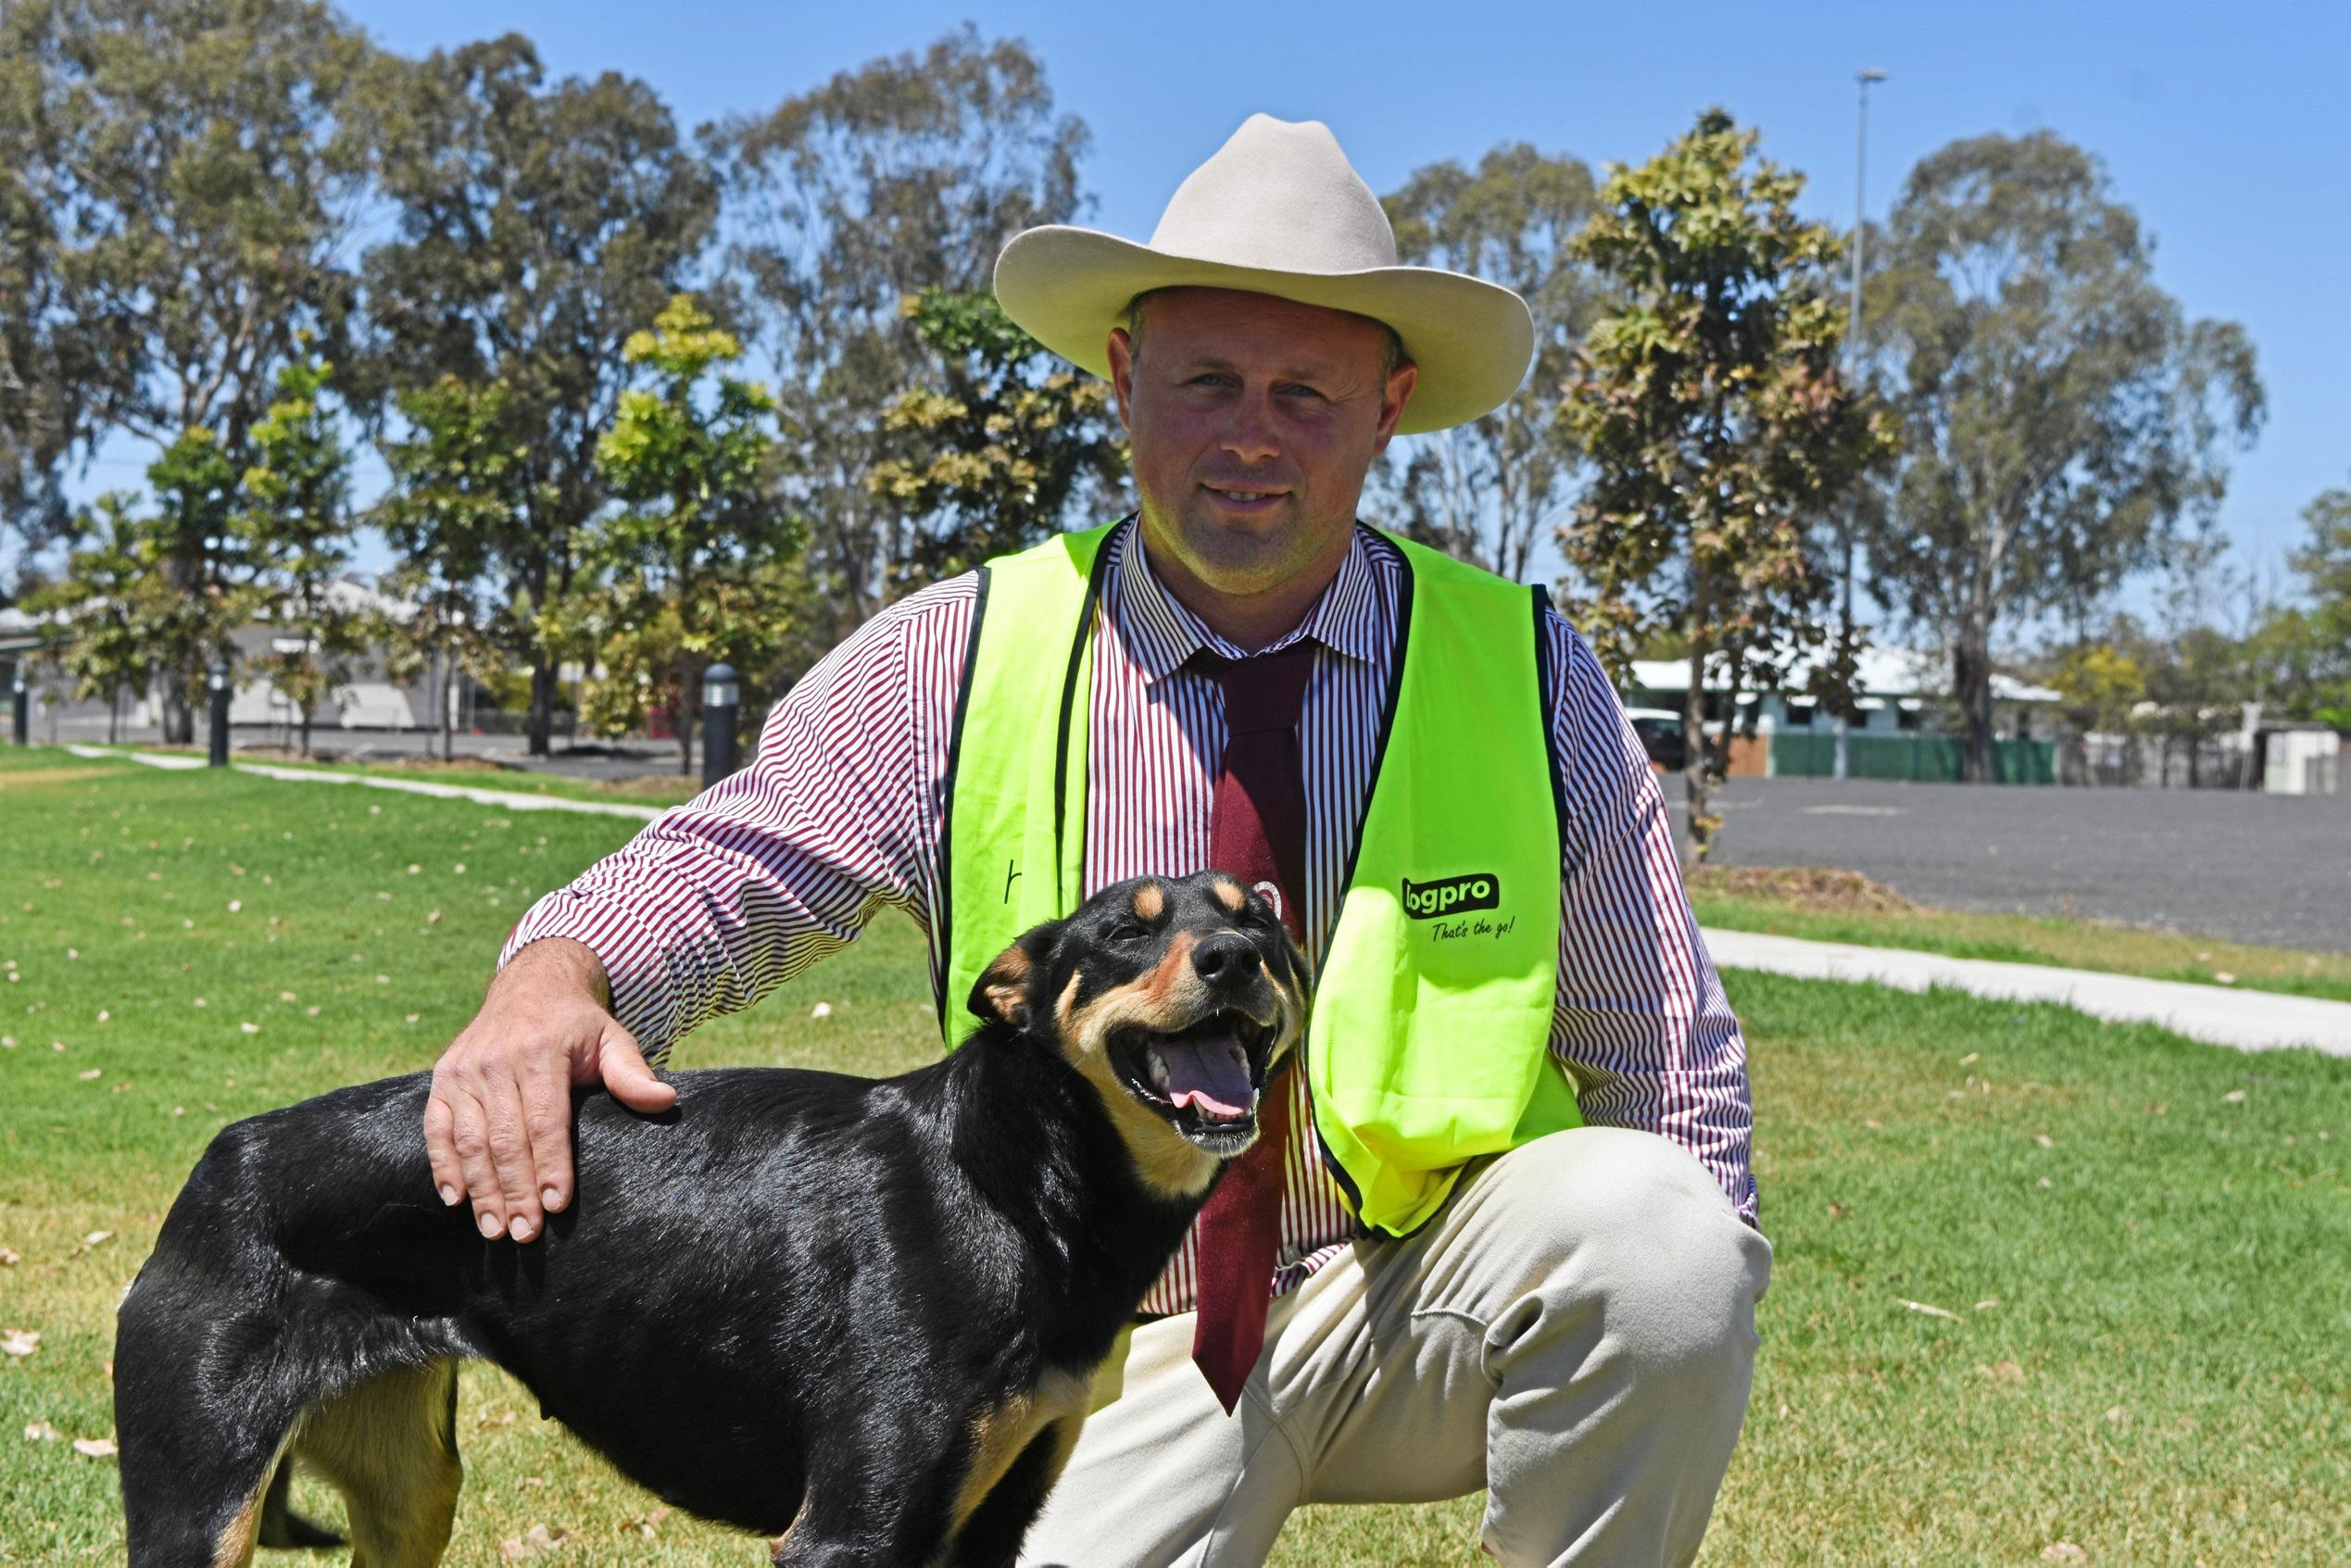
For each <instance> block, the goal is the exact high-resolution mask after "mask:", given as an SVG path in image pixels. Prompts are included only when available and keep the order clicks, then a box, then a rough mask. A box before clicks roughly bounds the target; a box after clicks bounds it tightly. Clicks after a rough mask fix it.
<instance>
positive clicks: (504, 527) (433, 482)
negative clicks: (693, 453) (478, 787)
mask: <svg viewBox="0 0 2351 1568" xmlns="http://www.w3.org/2000/svg"><path fill="white" fill-rule="evenodd" d="M393 401H394V407H395V408H396V409H397V411H398V413H399V416H400V421H401V424H402V426H403V427H404V429H405V434H404V435H402V436H400V437H399V438H396V439H392V440H387V441H385V442H383V444H382V447H381V450H382V452H383V461H384V466H385V467H386V468H388V469H389V470H391V473H392V483H391V485H390V487H389V488H388V489H387V490H386V491H385V492H384V495H383V499H382V500H381V501H380V502H378V503H377V506H376V508H375V513H374V521H375V522H376V525H377V526H378V527H380V528H382V529H383V537H384V540H385V542H386V543H387V544H389V545H390V546H392V548H393V549H394V550H395V551H396V552H397V553H398V554H399V555H400V557H401V560H400V562H399V564H398V565H397V566H396V567H395V568H394V569H393V570H392V571H390V572H389V573H388V574H387V575H386V577H385V580H384V584H383V585H384V587H385V589H386V590H387V591H388V592H390V593H392V594H394V595H396V596H399V597H401V598H403V599H405V600H407V601H408V602H409V604H411V605H412V606H414V607H415V608H414V611H413V613H411V614H409V615H408V616H406V617H403V618H399V619H396V620H393V621H389V622H388V623H383V624H378V625H377V626H376V627H374V628H373V632H374V634H375V635H376V636H377V637H378V638H380V639H381V640H382V641H383V645H384V646H385V648H386V650H387V652H388V653H389V655H390V659H389V664H390V668H391V670H392V671H393V672H394V673H395V674H397V675H399V676H402V677H404V678H406V677H413V676H415V675H417V674H419V673H421V672H429V675H430V678H431V680H432V681H433V682H434V684H436V685H437V686H438V687H439V692H438V694H437V695H436V696H435V698H434V706H435V708H436V709H438V710H439V714H440V722H441V752H442V755H443V756H444V757H445V758H446V757H447V756H449V755H451V753H452V752H453V750H454V746H453V742H452V729H451V726H452V714H451V708H450V704H449V701H448V696H447V694H448V689H449V687H450V685H451V684H453V682H454V680H455V678H456V675H457V672H458V671H465V672H466V673H468V674H470V675H471V676H472V677H473V678H474V679H475V680H476V681H479V682H484V683H488V682H493V681H496V680H497V679H499V678H501V677H502V676H505V675H507V674H508V672H509V669H510V664H511V660H512V659H513V658H514V657H516V656H517V655H518V654H521V655H524V656H527V652H528V646H529V645H528V643H527V641H526V640H525V638H524V636H523V634H522V633H523V629H522V628H521V627H518V626H517V625H516V623H515V622H514V621H512V620H510V619H508V618H505V617H502V616H500V615H499V614H498V613H497V609H496V608H494V605H493V601H492V599H491V596H490V594H489V592H488V583H489V579H490V575H491V571H492V568H493V566H494V565H495V563H497V561H499V560H500V559H502V558H505V557H506V556H507V554H508V553H509V550H510V549H511V548H512V547H513V545H514V542H515V540H516V538H517V535H518V534H519V533H520V532H521V530H522V520H523V518H524V517H526V516H527V515H528V514H529V511H530V508H531V504H532V501H533V499H534V497H533V495H532V493H531V486H532V467H531V463H530V445H529V442H528V440H527V438H526V436H525V435H524V433H522V432H521V431H520V430H517V429H516V428H514V425H515V420H514V411H513V402H514V399H513V396H512V395H511V393H510V392H509V390H508V388H507V385H506V383H504V382H498V381H493V382H490V383H487V384H485V385H478V386H477V385H474V384H472V383H468V382H465V381H462V380H460V379H459V378H458V377H456V376H453V375H450V376H443V377H441V378H440V379H439V380H438V381H435V382H434V383H431V384H430V385H427V386H421V387H416V388H413V389H411V390H409V391H406V392H402V393H399V394H397V395H396V396H395V398H394V400H393ZM524 700H525V701H527V700H528V697H527V694H526V695H525V696H524Z"/></svg>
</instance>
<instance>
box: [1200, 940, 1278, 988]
mask: <svg viewBox="0 0 2351 1568" xmlns="http://www.w3.org/2000/svg"><path fill="white" fill-rule="evenodd" d="M1263 968H1264V959H1263V958H1261V957H1260V956H1259V955H1258V951H1257V944H1255V943H1254V942H1251V940H1250V939H1249V938H1248V937H1246V936H1243V935H1240V934H1238V932H1231V931H1223V932H1219V933H1217V934H1216V935H1213V936H1208V937H1203V938H1202V939H1201V940H1200V941H1199V942H1196V943H1194V944H1193V945H1192V972H1194V973H1196V974H1198V975H1199V976H1200V977H1201V979H1202V980H1204V981H1206V982H1207V983H1208V984H1209V985H1211V986H1213V987H1214V988H1215V989H1217V990H1220V991H1221V990H1229V989H1231V988H1232V987H1234V986H1236V985H1247V984H1248V983H1249V982H1250V981H1251V980H1252V979H1254V978H1255V977H1256V975H1257V972H1258V971H1260V970H1261V969H1263Z"/></svg>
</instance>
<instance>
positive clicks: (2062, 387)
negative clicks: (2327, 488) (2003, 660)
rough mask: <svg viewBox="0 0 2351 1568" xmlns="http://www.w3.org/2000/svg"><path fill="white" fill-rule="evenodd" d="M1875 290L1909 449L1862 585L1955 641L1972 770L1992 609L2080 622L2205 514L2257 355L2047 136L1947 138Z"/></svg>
mask: <svg viewBox="0 0 2351 1568" xmlns="http://www.w3.org/2000/svg"><path fill="white" fill-rule="evenodd" d="M1873 256H1874V257H1876V258H1877V259H1878V261H1879V264H1880V270H1878V272H1877V274H1876V276H1875V277H1874V278H1873V279H1872V280H1871V281H1870V282H1869V283H1868V285H1867V286H1868V289H1869V310H1868V320H1869V328H1870V337H1871V340H1872V342H1871V347H1872V350H1873V352H1875V353H1876V354H1878V355H1879V356H1880V357H1881V358H1884V359H1886V360H1887V361H1888V362H1889V363H1890V365H1891V367H1892V377H1893V380H1894V382H1895V383H1896V387H1897V390H1896V392H1895V393H1894V398H1895V401H1896V405H1897V408H1898V411H1899V412H1900V415H1901V419H1902V428H1903V431H1904V434H1905V441H1904V445H1903V448H1902V451H1901V456H1900V461H1899V464H1898V467H1897V470H1896V472H1895V475H1894V479H1893V483H1892V490H1891V494H1890V495H1889V496H1888V497H1887V505H1886V507H1885V508H1884V509H1883V514H1882V520H1881V521H1880V526H1878V527H1877V528H1876V529H1874V530H1873V531H1872V534H1871V537H1870V539H1869V541H1868V554H1869V564H1870V578H1871V586H1872V590H1873V591H1874V592H1875V593H1877V594H1878V596H1880V598H1881V599H1883V600H1884V601H1885V602H1886V603H1887V604H1888V605H1889V607H1890V608H1894V609H1896V610H1897V611H1899V612H1901V613H1902V614H1904V615H1905V616H1906V617H1907V618H1909V619H1910V620H1911V621H1914V622H1916V623H1918V624H1920V625H1922V626H1923V627H1925V628H1927V629H1928V630H1929V631H1930V633H1932V634H1933V635H1934V636H1935V638H1936V639H1937V640H1938V641H1940V642H1941V643H1942V645H1943V646H1947V647H1949V648H1950V649H1951V650H1952V659H1953V691H1954V696H1955V698H1956V700H1957V702H1958V704H1959V707H1960V709H1961V711H1962V713H1963V714H1964V715H1965V719H1966V734H1967V737H1968V765H1969V776H1970V777H1971V778H1972V777H1980V775H1981V771H1982V769H1983V768H1984V766H1985V765H1986V759H1987V757H1988V755H1989V747H1990V744H1991V734H1992V731H1991V724H1992V720H1991V690H1992V685H1991V683H1992V651H1991V650H1992V645H1993V632H1994V628H1995V627H1996V626H1997V625H1998V624H1999V623H2000V622H2001V621H2004V620H2009V619H2013V618H2017V617H2020V616H2029V615H2032V614H2035V613H2039V612H2043V611H2046V610H2053V609H2061V610H2065V611H2067V612H2068V613H2069V614H2071V616H2072V617H2073V619H2074V621H2075V622H2076V624H2077V625H2081V624H2085V623H2086V622H2087V621H2088V610H2089V608H2091V607H2093V606H2094V605H2095V604H2096V603H2097V602H2098V601H2099V600H2100V599H2101V598H2102V597H2103V596H2105V595H2106V594H2107V593H2108V592H2110V591H2111V590H2112V589H2113V587H2114V586H2115V585H2116V584H2117V583H2119V582H2120V581H2121V580H2122V579H2123V578H2124V577H2125V576H2126V575H2128V574H2129V573H2131V572H2132V571H2138V570H2140V569H2142V568H2144V567H2145V566H2147V565H2148V564H2150V563H2151V562H2152V561H2154V560H2155V559H2156V558H2158V556H2159V555H2160V554H2161V553H2162V551H2163V549H2164V548H2165V547H2166V546H2168V545H2169V542H2170V541H2171V540H2172V538H2173V536H2174V533H2175V532H2176V529H2177V525H2178V524H2179V523H2180V522H2181V521H2183V520H2187V521H2201V520H2206V519H2209V518H2210V517H2211V515H2212V514H2213V512H2214V509H2215V508H2217V507H2218V506H2219V501H2220V496H2221V494H2222V491H2223V489H2224V487H2225V484H2226V482H2227V478H2228V470H2227V466H2226V462H2225V454H2226V450H2227V449H2228V448H2229V447H2230V446H2231V445H2242V444H2244V443H2247V442H2249V441H2250V440H2251V439H2252V437H2253V435H2254V433H2255V432H2256V431H2257V429H2258V428H2259V424H2260V420H2261V412H2262V393H2261V385H2260V382H2259V380H2258V378H2257V375H2256V374H2255V370H2254V356H2253V347H2252V345H2251V343H2250V342H2249V341H2247V339H2246V338H2245V336H2244V332H2243V330H2242V329H2240V328H2239V327H2237V326H2236V325H2235V324H2234V323H2232V322H2224V321H2190V320H2187V319H2186V318H2185V317H2184V316H2183V315H2182V313H2181V309H2180V307H2179V304H2178V302H2177V301H2175V300H2174V299H2172V298H2171V297H2170V296H2169V295H2167V294H2165V293H2164V292H2163V291H2162V290H2161V289H2160V288H2158V287H2157V286H2156V282H2155V280H2154V265H2153V255H2152V246H2151V245H2150V243H2149V242H2148V240H2147V239H2146V237H2145V236H2144V234H2143V233H2142V232H2141V231H2140V228H2139V223H2138V220H2137V218H2136V217H2135V216H2134V215H2133V214H2132V212H2131V209H2130V208H2129V207H2125V206H2124V205H2123V204H2121V203H2120V202H2118V201H2117V200H2116V199H2115V198H2114V195H2113V194H2112V191H2111V189H2110V188H2109V185H2108V182H2107V179H2106V170H2105V169H2104V168H2103V166H2102V165H2101V164H2100V163H2099V162H2098V160H2097V159H2095V158H2093V157H2091V156H2090V155H2088V154H2086V153H2084V152H2082V151H2081V149H2080V148H2078V147H2075V146H2073V145H2071V144H2068V143H2067V142H2065V141H2063V140H2061V139H2059V138H2058V137H2056V136H2055V135H2053V134H2051V133H2049V132H2034V133H2032V134H2030V135H2028V136H2020V137H2011V136H2005V135H1999V134H1993V135H1988V136H1981V137H1977V138H1974V139H1972V140H1969V141H1963V142H1955V143H1953V144H1951V145H1949V146H1947V147H1945V148H1943V149H1942V151H1940V152H1937V153H1935V154H1933V155H1932V156H1930V157H1927V158H1926V159H1924V160H1923V161H1921V162H1920V163H1919V164H1918V166H1917V168H1916V169H1913V170H1912V171H1911V174H1910V177H1909V179H1908V181H1907V182H1905V185H1904V187H1903V193H1902V195H1901V197H1900V199H1899V200H1898V201H1897V202H1896V204H1895V207H1894V210H1893V214H1892V219H1891V220H1890V222H1889V225H1888V232H1887V235H1886V241H1885V243H1884V245H1882V246H1880V247H1878V248H1877V249H1876V250H1875V251H1874V252H1873Z"/></svg>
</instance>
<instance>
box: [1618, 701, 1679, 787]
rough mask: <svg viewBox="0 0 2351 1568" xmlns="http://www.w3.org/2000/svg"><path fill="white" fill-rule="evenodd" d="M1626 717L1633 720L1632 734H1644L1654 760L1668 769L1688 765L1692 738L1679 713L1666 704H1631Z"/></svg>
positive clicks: (1645, 746) (1646, 748) (1643, 745)
mask: <svg viewBox="0 0 2351 1568" xmlns="http://www.w3.org/2000/svg"><path fill="white" fill-rule="evenodd" d="M1625 717H1626V718H1628V719H1629V720H1631V721H1632V727H1633V734H1637V735H1639V736H1640V737H1641V749H1642V750H1644V751H1646V752H1648V753H1649V760H1650V761H1651V762H1653V763H1654V764H1655V765H1656V766H1658V767H1660V768H1663V769H1665V770H1666V771H1667V772H1669V773H1671V772H1677V771H1680V770H1681V769H1683V768H1685V767H1687V766H1689V764H1690V742H1689V740H1688V738H1687V737H1686V736H1684V735H1683V734H1682V730H1681V715H1680V714H1678V713H1675V712H1672V711H1671V710H1669V709H1663V708H1628V709H1625Z"/></svg>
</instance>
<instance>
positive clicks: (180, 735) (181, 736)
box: [163, 677, 195, 746]
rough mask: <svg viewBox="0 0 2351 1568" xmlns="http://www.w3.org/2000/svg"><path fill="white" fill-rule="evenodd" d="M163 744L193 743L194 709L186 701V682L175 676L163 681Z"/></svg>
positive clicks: (192, 744) (186, 744) (188, 744)
mask: <svg viewBox="0 0 2351 1568" xmlns="http://www.w3.org/2000/svg"><path fill="white" fill-rule="evenodd" d="M163 744H164V745H166V746H194V745H195V709H194V708H193V707H191V706H190V705H189V702H188V688H187V683H186V682H184V681H182V680H180V679H178V678H176V677H169V678H166V680H165V681H164V683H163Z"/></svg>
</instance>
